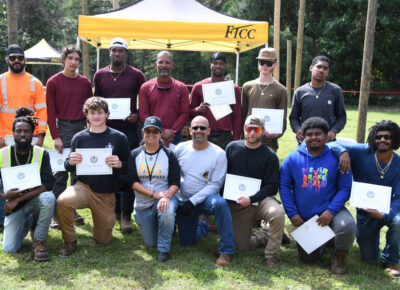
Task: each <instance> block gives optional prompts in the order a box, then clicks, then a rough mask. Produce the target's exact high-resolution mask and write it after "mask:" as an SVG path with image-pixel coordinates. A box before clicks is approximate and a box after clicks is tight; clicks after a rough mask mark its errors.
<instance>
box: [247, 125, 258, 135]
mask: <svg viewBox="0 0 400 290" xmlns="http://www.w3.org/2000/svg"><path fill="white" fill-rule="evenodd" d="M244 130H245V131H246V132H247V133H251V131H254V133H256V134H260V133H261V131H262V128H261V127H258V126H246V127H244Z"/></svg>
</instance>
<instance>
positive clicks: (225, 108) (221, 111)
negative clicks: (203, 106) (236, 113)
mask: <svg viewBox="0 0 400 290" xmlns="http://www.w3.org/2000/svg"><path fill="white" fill-rule="evenodd" d="M210 111H211V113H212V114H213V115H214V118H215V120H217V121H218V120H219V119H222V118H223V117H225V116H227V115H229V114H230V113H232V109H231V106H229V105H219V106H210Z"/></svg>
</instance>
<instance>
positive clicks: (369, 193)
mask: <svg viewBox="0 0 400 290" xmlns="http://www.w3.org/2000/svg"><path fill="white" fill-rule="evenodd" d="M374 196H375V193H374V192H373V191H368V192H367V197H368V198H374Z"/></svg>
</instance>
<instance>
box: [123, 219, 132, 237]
mask: <svg viewBox="0 0 400 290" xmlns="http://www.w3.org/2000/svg"><path fill="white" fill-rule="evenodd" d="M132 232H133V224H132V220H131V218H130V217H126V216H124V215H121V233H123V234H130V233H132Z"/></svg>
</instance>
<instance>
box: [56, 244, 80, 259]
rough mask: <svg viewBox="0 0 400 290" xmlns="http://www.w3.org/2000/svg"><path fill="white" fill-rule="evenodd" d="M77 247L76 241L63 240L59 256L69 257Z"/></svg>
mask: <svg viewBox="0 0 400 290" xmlns="http://www.w3.org/2000/svg"><path fill="white" fill-rule="evenodd" d="M77 248H78V242H77V241H74V242H64V245H63V247H62V248H61V250H60V254H59V256H60V257H61V258H69V257H71V255H72V254H73V253H75V252H76V249H77Z"/></svg>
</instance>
